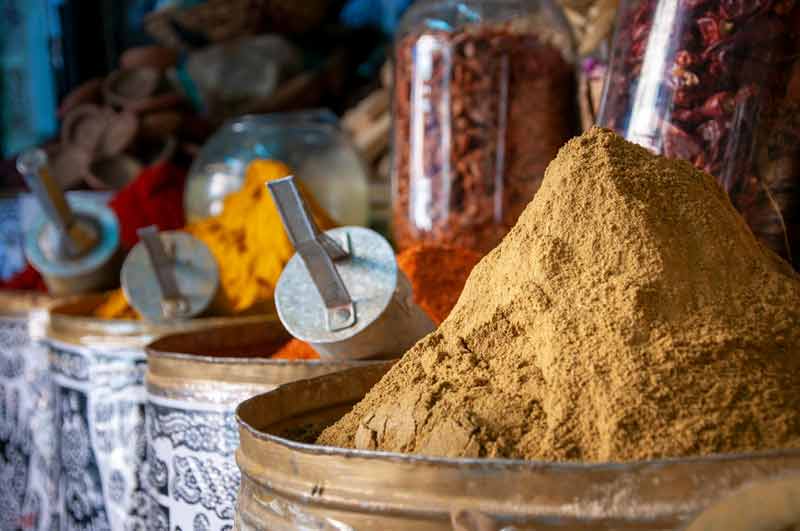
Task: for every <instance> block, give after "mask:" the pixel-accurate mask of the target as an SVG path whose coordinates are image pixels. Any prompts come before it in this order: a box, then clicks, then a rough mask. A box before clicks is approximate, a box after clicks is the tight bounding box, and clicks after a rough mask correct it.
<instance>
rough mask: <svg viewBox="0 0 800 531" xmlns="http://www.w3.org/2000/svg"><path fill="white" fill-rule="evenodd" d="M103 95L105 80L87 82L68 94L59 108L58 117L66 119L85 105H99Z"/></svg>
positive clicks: (95, 79) (97, 79) (97, 78)
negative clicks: (72, 111) (76, 109)
mask: <svg viewBox="0 0 800 531" xmlns="http://www.w3.org/2000/svg"><path fill="white" fill-rule="evenodd" d="M102 93H103V78H101V77H96V78H94V79H90V80H89V81H86V82H84V83H82V84H80V85H78V87H76V88H75V89H73V90H72V92H70V93H69V94H67V95H66V96H65V97H64V99H63V100H61V105H60V106H59V108H58V117H59V118H62V119H63V118H64V117H65V116H66V115H67V113H69V112H70V111H71V110H72V109H75V108H76V107H78V106H80V105H83V104H85V103H99V102H100V97H101V96H102Z"/></svg>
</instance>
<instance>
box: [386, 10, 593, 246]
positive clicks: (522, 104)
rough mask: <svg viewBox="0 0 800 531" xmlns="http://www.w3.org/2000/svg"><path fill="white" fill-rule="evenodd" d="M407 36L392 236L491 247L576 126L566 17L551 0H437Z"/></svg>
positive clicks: (398, 64) (397, 103)
mask: <svg viewBox="0 0 800 531" xmlns="http://www.w3.org/2000/svg"><path fill="white" fill-rule="evenodd" d="M399 35H400V36H399V38H398V42H397V44H396V50H395V77H394V103H393V117H394V132H393V155H394V157H393V161H394V164H393V172H392V173H393V203H394V205H393V208H394V216H393V232H394V237H395V240H396V243H397V245H398V247H399V248H400V249H401V250H402V249H405V248H408V247H409V246H411V245H414V244H417V243H445V244H451V245H457V246H461V247H465V248H470V249H474V250H476V251H478V252H481V253H485V252H488V251H489V250H491V249H492V248H493V247H494V246H495V245H497V243H498V242H499V241H500V240H501V239H502V237H503V236H504V235H505V234H506V232H508V230H509V229H510V228H511V227H512V226H513V225H514V224H515V223H516V221H517V218H518V217H519V215H520V214H521V213H522V210H523V209H524V208H525V206H526V205H527V204H528V202H530V200H531V199H532V198H533V196H534V194H535V193H536V191H537V190H538V188H539V185H540V184H541V180H542V177H543V175H544V170H545V168H546V167H547V164H548V163H549V162H550V160H551V159H552V158H553V157H554V156H555V155H556V153H557V151H558V149H559V148H560V147H561V145H562V144H563V143H564V142H565V141H566V140H568V139H569V138H570V137H571V136H573V134H575V132H576V131H577V129H578V117H577V104H576V96H575V69H574V66H573V64H572V61H573V52H572V48H571V43H572V39H571V35H570V33H569V29H568V26H567V24H566V21H565V20H564V18H563V14H562V13H561V11H560V10H559V9H558V8H557V7H555V5H554V4H552V3H551V2H550V0H530V1H523V0H494V1H489V0H482V1H477V0H465V1H454V0H449V1H447V0H443V1H430V2H423V3H420V4H417V5H415V6H414V7H412V9H411V10H410V11H409V12H408V13H407V14H406V16H405V18H404V20H403V23H402V25H401V31H400V33H399Z"/></svg>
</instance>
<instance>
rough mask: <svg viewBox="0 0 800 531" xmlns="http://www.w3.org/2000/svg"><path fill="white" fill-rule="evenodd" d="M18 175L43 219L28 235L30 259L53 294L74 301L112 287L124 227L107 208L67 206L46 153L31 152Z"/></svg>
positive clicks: (83, 204) (19, 162) (20, 162)
mask: <svg viewBox="0 0 800 531" xmlns="http://www.w3.org/2000/svg"><path fill="white" fill-rule="evenodd" d="M17 170H18V171H19V173H21V174H22V176H23V177H24V178H25V182H26V183H27V185H28V187H29V188H30V189H31V191H32V192H33V194H34V196H35V197H36V199H37V201H38V203H39V205H40V207H41V209H42V213H43V214H44V215H43V216H41V217H40V218H39V219H37V221H36V224H35V226H34V229H33V230H32V231H30V232H29V233H27V234H26V237H25V254H26V256H27V258H28V261H29V262H30V263H31V264H32V265H33V267H34V268H36V270H37V271H39V272H40V273H41V274H42V276H43V277H44V280H45V283H46V284H47V287H48V289H49V290H50V292H51V293H53V294H56V295H69V294H77V293H84V292H88V291H94V290H97V289H101V288H104V287H110V286H111V285H113V283H114V271H113V264H112V263H111V262H112V258H113V256H114V254H115V253H116V251H117V249H118V247H119V222H118V221H117V218H116V216H115V215H114V213H113V212H112V211H111V210H110V209H109V208H107V207H105V206H102V205H98V204H95V203H92V202H87V201H82V200H78V199H76V200H74V201H69V202H68V201H67V199H66V197H65V196H64V193H63V192H62V191H61V189H60V188H59V186H58V184H56V182H55V179H53V176H52V175H51V173H50V170H49V168H48V164H47V155H46V154H45V152H44V151H43V150H41V149H32V150H29V151H26V152H25V153H23V154H22V155H20V157H19V158H18V159H17Z"/></svg>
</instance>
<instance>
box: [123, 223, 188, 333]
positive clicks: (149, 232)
mask: <svg viewBox="0 0 800 531" xmlns="http://www.w3.org/2000/svg"><path fill="white" fill-rule="evenodd" d="M136 233H137V234H138V235H139V238H140V239H141V240H142V243H143V244H144V248H145V250H146V251H147V255H148V256H149V257H150V262H151V263H152V264H153V270H154V271H155V273H156V280H157V281H158V287H159V288H160V290H161V312H162V314H163V315H164V317H165V318H166V319H175V318H178V317H183V316H185V315H186V314H187V312H188V311H189V301H187V300H186V297H184V296H183V294H182V293H181V291H180V289H179V288H178V281H177V280H176V279H175V272H174V271H173V269H172V265H173V258H172V257H171V256H170V255H169V253H167V250H166V249H165V248H164V244H163V243H162V241H161V238H160V237H159V235H158V228H157V227H156V226H155V225H151V226H149V227H145V228H143V229H139V230H138V231H137V232H136Z"/></svg>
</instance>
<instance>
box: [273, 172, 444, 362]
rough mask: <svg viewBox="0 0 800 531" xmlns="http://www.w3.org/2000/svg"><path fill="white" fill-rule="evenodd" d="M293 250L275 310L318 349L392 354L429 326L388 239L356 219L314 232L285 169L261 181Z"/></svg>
mask: <svg viewBox="0 0 800 531" xmlns="http://www.w3.org/2000/svg"><path fill="white" fill-rule="evenodd" d="M267 186H268V188H269V190H270V192H271V193H272V196H273V199H274V200H275V204H276V205H277V207H278V211H279V212H280V214H281V218H282V220H283V224H284V227H285V228H286V231H287V233H288V235H289V239H290V240H291V241H292V243H293V244H294V247H295V249H296V251H297V254H295V255H294V256H293V257H292V259H291V260H290V261H289V263H288V264H287V265H286V268H285V269H284V270H283V273H282V274H281V277H280V279H279V280H278V285H277V287H276V289H275V305H276V307H277V309H278V316H279V317H280V319H281V322H283V324H284V326H285V327H286V329H287V330H288V331H289V333H291V334H292V335H293V336H294V337H296V338H298V339H301V340H303V341H306V342H307V343H309V344H311V346H312V347H314V349H315V350H316V351H317V352H318V353H319V354H320V356H322V357H327V358H338V359H370V358H395V357H399V356H400V355H401V354H403V352H405V351H406V350H408V349H409V348H410V347H411V346H413V345H414V343H416V341H417V340H418V339H419V338H421V337H422V336H424V335H426V334H428V333H429V332H431V331H433V330H434V328H435V326H434V324H433V321H431V319H430V318H429V317H428V316H427V315H426V314H425V312H423V311H422V309H421V308H419V306H417V305H416V304H415V303H414V302H413V296H412V292H411V285H410V283H409V282H408V279H407V278H406V277H405V275H403V273H402V272H401V271H400V270H399V269H398V267H397V261H396V259H395V255H394V251H393V250H392V247H391V245H389V242H387V241H386V240H385V239H384V238H383V237H382V236H381V235H380V234H378V233H377V232H375V231H372V230H370V229H366V228H363V227H343V228H338V229H333V230H330V231H327V232H321V231H320V230H319V229H318V228H317V226H316V225H315V224H314V222H313V220H312V219H311V217H310V216H309V214H308V211H307V209H306V208H305V204H304V203H303V200H302V198H301V197H300V194H299V192H298V190H297V187H296V186H295V184H294V179H293V178H292V177H286V178H284V179H279V180H275V181H271V182H269V183H268V184H267Z"/></svg>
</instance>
